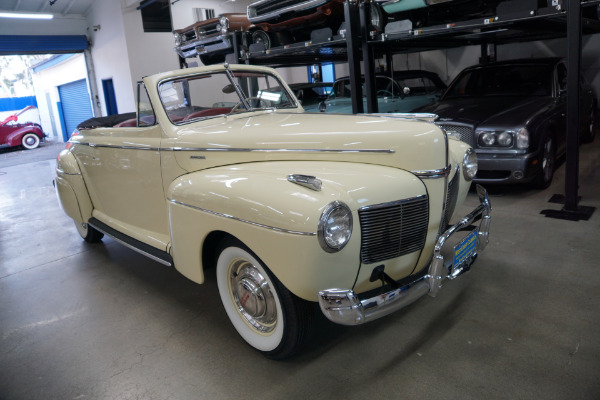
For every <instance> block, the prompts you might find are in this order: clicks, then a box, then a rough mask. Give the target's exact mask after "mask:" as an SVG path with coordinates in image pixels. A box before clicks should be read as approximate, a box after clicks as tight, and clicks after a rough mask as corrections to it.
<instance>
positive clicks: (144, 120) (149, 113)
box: [137, 82, 156, 126]
mask: <svg viewBox="0 0 600 400" xmlns="http://www.w3.org/2000/svg"><path fill="white" fill-rule="evenodd" d="M137 111H138V112H137V118H138V121H137V126H151V125H155V124H156V117H155V116H154V110H153V109H152V103H150V98H149V97H148V92H147V91H146V85H144V82H138V110H137Z"/></svg>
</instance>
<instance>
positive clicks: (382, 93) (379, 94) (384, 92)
mask: <svg viewBox="0 0 600 400" xmlns="http://www.w3.org/2000/svg"><path fill="white" fill-rule="evenodd" d="M383 96H391V97H394V94H393V93H392V92H390V91H389V90H385V89H381V90H378V91H377V97H383Z"/></svg>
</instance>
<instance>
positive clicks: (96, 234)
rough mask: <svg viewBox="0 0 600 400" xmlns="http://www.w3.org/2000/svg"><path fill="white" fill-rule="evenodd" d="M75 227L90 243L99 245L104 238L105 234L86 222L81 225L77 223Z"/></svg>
mask: <svg viewBox="0 0 600 400" xmlns="http://www.w3.org/2000/svg"><path fill="white" fill-rule="evenodd" d="M75 227H76V228H77V232H79V235H80V236H81V238H82V239H83V240H85V241H86V242H88V243H98V242H99V241H101V240H102V238H103V237H104V233H102V232H100V231H99V230H97V229H95V228H94V227H92V226H90V225H89V224H87V223H85V222H82V223H79V222H77V221H75Z"/></svg>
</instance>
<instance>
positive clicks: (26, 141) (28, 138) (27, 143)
mask: <svg viewBox="0 0 600 400" xmlns="http://www.w3.org/2000/svg"><path fill="white" fill-rule="evenodd" d="M21 144H22V145H23V147H25V148H26V149H27V150H33V149H35V148H37V147H39V146H40V138H39V136H38V135H36V134H35V133H26V134H25V135H23V137H22V138H21Z"/></svg>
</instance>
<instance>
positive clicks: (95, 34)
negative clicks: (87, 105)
mask: <svg viewBox="0 0 600 400" xmlns="http://www.w3.org/2000/svg"><path fill="white" fill-rule="evenodd" d="M87 24H88V28H87V34H88V38H89V40H90V43H91V46H90V52H91V54H92V60H93V65H94V71H95V76H96V88H97V89H98V97H99V103H100V107H101V109H102V115H106V106H105V101H104V93H103V92H102V80H103V79H112V80H113V85H114V88H115V97H116V99H117V109H118V110H119V113H126V112H132V111H135V109H136V99H135V91H134V90H135V82H136V80H135V79H134V78H133V77H132V75H131V66H130V64H129V54H128V51H129V49H128V47H127V43H126V40H125V28H124V25H123V16H122V12H121V2H120V0H103V1H98V2H95V3H94V5H93V6H92V8H91V9H90V12H89V13H88V18H87ZM94 27H96V28H94Z"/></svg>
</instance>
